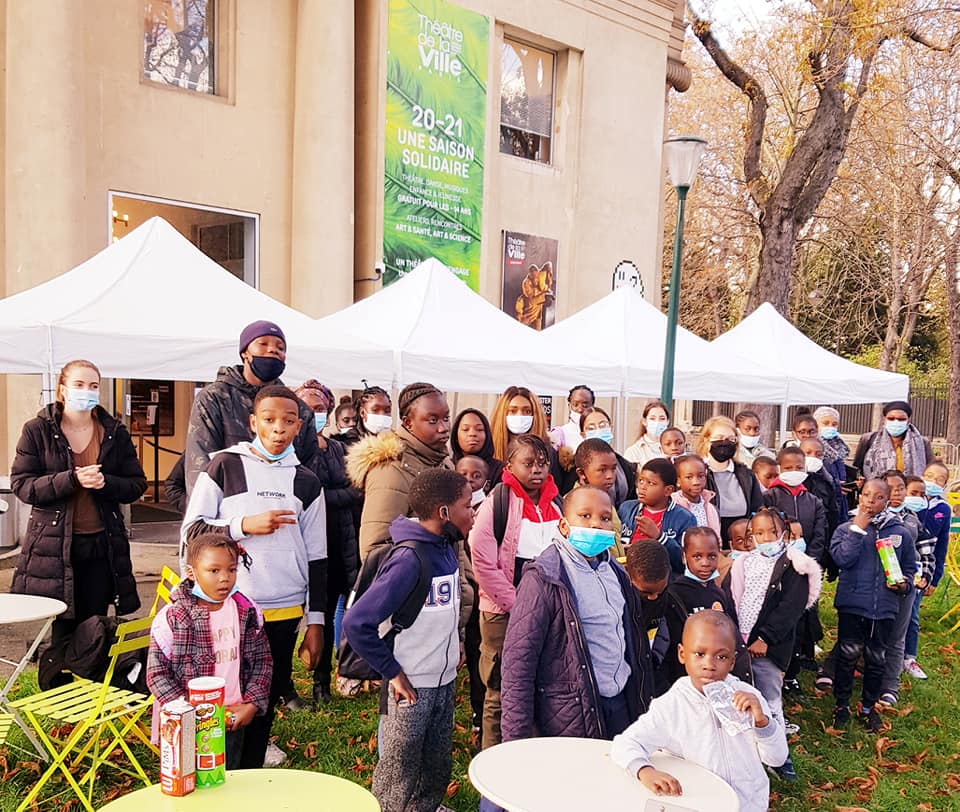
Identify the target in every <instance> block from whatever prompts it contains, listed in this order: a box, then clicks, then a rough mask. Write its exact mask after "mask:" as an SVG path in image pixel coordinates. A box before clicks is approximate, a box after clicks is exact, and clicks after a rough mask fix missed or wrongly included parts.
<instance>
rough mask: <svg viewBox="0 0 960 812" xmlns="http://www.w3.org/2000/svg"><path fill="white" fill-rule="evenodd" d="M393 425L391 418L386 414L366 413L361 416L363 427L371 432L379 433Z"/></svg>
mask: <svg viewBox="0 0 960 812" xmlns="http://www.w3.org/2000/svg"><path fill="white" fill-rule="evenodd" d="M392 425H393V418H392V417H391V416H390V415H388V414H368V415H367V416H366V417H365V418H363V427H364V428H365V429H366V430H367V431H369V432H370V433H371V434H379V433H380V432H381V431H386V430H387V429H389V428H390V427H391V426H392Z"/></svg>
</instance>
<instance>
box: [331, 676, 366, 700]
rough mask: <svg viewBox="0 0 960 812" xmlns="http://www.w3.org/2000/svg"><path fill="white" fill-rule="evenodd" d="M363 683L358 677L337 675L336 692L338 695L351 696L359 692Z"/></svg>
mask: <svg viewBox="0 0 960 812" xmlns="http://www.w3.org/2000/svg"><path fill="white" fill-rule="evenodd" d="M362 687H363V683H362V682H361V681H360V680H358V679H350V678H349V677H337V693H338V694H340V696H347V697H353V696H357V694H359V693H360V689H361V688H362Z"/></svg>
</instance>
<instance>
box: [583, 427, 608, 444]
mask: <svg viewBox="0 0 960 812" xmlns="http://www.w3.org/2000/svg"><path fill="white" fill-rule="evenodd" d="M587 439H588V440H593V439H597V440H603V441H604V442H605V443H608V444H609V443H612V442H613V432H612V431H610V429H590V431H588V432H587Z"/></svg>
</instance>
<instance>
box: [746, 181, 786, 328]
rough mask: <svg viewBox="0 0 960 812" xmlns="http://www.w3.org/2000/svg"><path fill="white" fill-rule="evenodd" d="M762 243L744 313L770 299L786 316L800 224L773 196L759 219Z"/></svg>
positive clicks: (751, 310)
mask: <svg viewBox="0 0 960 812" xmlns="http://www.w3.org/2000/svg"><path fill="white" fill-rule="evenodd" d="M760 234H761V236H762V243H761V247H760V270H759V273H758V274H757V284H756V285H755V286H754V287H753V288H752V289H751V290H750V291H749V295H748V297H747V306H746V310H745V313H744V315H749V314H750V313H752V312H753V311H754V310H756V309H757V308H758V307H760V305H761V304H763V303H764V302H770V304H772V305H773V306H774V307H775V308H776V309H777V310H778V311H779V313H780V314H781V315H782V316H784V318H790V288H791V281H792V276H793V266H794V264H795V262H796V249H797V243H796V234H797V225H796V223H795V222H794V219H793V212H792V211H790V210H787V209H784V208H782V207H781V206H780V205H779V204H778V203H777V197H776V196H774V197H773V198H771V200H770V203H769V204H768V205H767V206H766V208H765V210H764V216H763V219H762V220H761V221H760Z"/></svg>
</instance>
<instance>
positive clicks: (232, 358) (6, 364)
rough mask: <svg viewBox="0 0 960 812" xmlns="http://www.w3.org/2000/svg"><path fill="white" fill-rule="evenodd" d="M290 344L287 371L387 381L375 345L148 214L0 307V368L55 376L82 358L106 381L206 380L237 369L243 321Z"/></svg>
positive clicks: (328, 378)
mask: <svg viewBox="0 0 960 812" xmlns="http://www.w3.org/2000/svg"><path fill="white" fill-rule="evenodd" d="M258 319H267V320H269V321H273V322H276V323H277V324H279V325H280V327H281V328H282V329H283V331H284V333H285V335H286V338H287V350H288V352H287V372H286V374H285V375H284V378H285V379H286V380H288V381H290V382H291V383H298V382H300V381H303V380H305V379H307V378H312V377H318V376H319V377H322V378H323V380H324V382H325V383H327V384H328V385H330V386H335V387H341V386H342V387H351V386H355V385H356V382H357V380H358V378H359V375H360V374H366V375H368V376H370V377H377V376H388V375H389V374H390V370H391V363H392V357H391V354H390V353H389V352H385V351H384V350H383V349H382V348H381V347H378V346H377V345H375V344H373V343H372V342H368V341H365V340H364V339H362V338H359V337H355V336H351V337H350V339H349V340H348V341H345V340H343V339H342V337H341V336H339V335H338V334H331V333H325V332H324V331H323V330H322V329H317V326H316V322H315V321H314V320H313V319H311V318H309V317H308V316H305V315H304V314H303V313H300V312H298V311H296V310H294V309H293V308H290V307H287V306H286V305H283V304H281V303H280V302H278V301H276V300H275V299H272V298H270V297H269V296H267V295H266V294H265V293H261V292H260V291H258V290H256V289H255V288H252V287H251V286H250V285H247V284H246V283H244V282H243V281H241V280H240V279H238V278H237V277H235V276H233V275H232V274H231V273H230V272H229V271H227V270H226V269H224V268H222V267H221V266H220V265H218V264H217V263H216V262H214V261H213V260H211V259H209V258H208V257H207V256H206V255H204V254H203V253H202V252H201V251H200V250H199V249H198V248H196V247H195V246H194V245H193V244H192V243H191V242H190V241H189V240H187V239H186V238H184V237H183V236H182V235H181V234H180V233H179V232H178V231H177V230H176V229H174V228H173V226H171V225H170V224H169V223H167V222H166V221H165V220H163V219H162V218H160V217H153V218H151V219H150V220H148V221H147V222H145V223H144V224H143V225H141V226H139V227H138V228H136V229H134V230H133V231H131V232H130V233H129V234H128V235H127V236H126V237H124V238H123V239H121V240H119V241H118V242H116V243H114V244H113V245H111V246H109V247H108V248H105V249H104V250H103V251H101V252H100V253H98V254H96V255H94V256H93V257H91V258H90V259H89V260H87V261H86V262H84V263H83V264H82V265H79V266H77V267H76V268H74V269H73V270H71V271H68V272H67V273H64V274H62V275H61V276H58V277H56V278H54V279H51V280H50V281H49V282H45V283H43V284H41V285H37V286H36V287H34V288H31V289H29V290H25V291H23V292H22V293H18V294H15V295H13V296H9V297H7V298H6V299H3V300H0V372H8V373H14V372H17V373H30V372H34V373H46V374H54V373H55V372H56V371H57V370H59V369H60V367H62V366H63V364H64V363H66V362H67V361H69V360H71V359H73V358H89V359H90V360H91V361H93V362H94V363H96V364H97V366H99V367H100V370H101V372H102V373H103V375H105V376H107V377H113V378H155V379H159V380H185V381H190V380H195V381H203V380H211V379H212V378H213V376H214V375H215V374H216V371H217V368H218V367H219V366H221V365H224V364H231V363H238V361H239V359H238V355H237V339H238V337H239V335H240V331H241V330H242V329H243V327H244V326H245V325H247V324H249V323H250V322H252V321H256V320H258Z"/></svg>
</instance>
